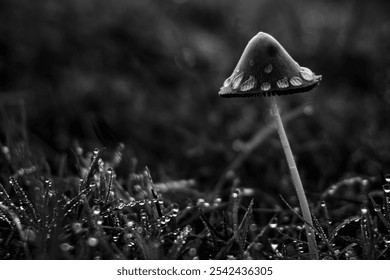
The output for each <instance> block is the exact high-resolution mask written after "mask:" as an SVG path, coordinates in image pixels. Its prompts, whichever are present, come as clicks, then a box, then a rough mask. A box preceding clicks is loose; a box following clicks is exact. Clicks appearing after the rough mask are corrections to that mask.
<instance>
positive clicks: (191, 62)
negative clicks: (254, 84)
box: [0, 0, 390, 259]
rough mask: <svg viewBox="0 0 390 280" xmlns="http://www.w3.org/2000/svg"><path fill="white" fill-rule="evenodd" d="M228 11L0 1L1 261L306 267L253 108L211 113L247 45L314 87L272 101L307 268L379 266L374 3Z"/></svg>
mask: <svg viewBox="0 0 390 280" xmlns="http://www.w3.org/2000/svg"><path fill="white" fill-rule="evenodd" d="M239 2H240V3H238V1H233V0H228V1H208V0H200V1H151V0H150V1H148V0H146V1H125V0H118V1H94V0H85V1H77V0H71V1H60V0H42V1H36V3H34V4H33V5H31V3H30V1H27V0H19V1H12V0H5V1H1V3H0V148H1V151H0V202H1V204H0V258H1V259H197V258H199V259H251V258H252V259H306V258H307V257H308V256H307V253H308V249H307V243H306V241H307V240H306V237H305V228H304V227H305V222H304V221H302V219H301V218H300V216H299V215H300V213H299V212H296V210H297V208H296V207H297V205H298V202H297V199H296V195H295V193H294V190H293V189H292V188H291V181H290V177H289V173H288V167H287V166H286V163H285V160H284V157H283V154H282V149H281V146H280V144H279V142H278V140H277V139H276V133H275V130H274V127H273V123H272V121H271V120H270V119H269V113H268V111H267V109H266V104H264V103H265V102H264V100H261V99H245V100H234V101H233V100H223V99H221V98H219V97H218V89H219V87H220V86H221V85H222V83H223V81H224V80H225V78H226V77H228V75H230V71H231V69H233V67H234V65H235V63H236V62H237V59H238V58H239V56H240V54H241V52H242V50H243V47H244V46H245V45H246V43H247V41H248V40H249V39H250V38H251V37H252V36H253V35H254V34H256V33H257V32H259V31H264V32H267V33H270V34H272V35H273V36H274V37H275V38H278V41H279V42H280V43H282V44H283V46H284V47H285V48H286V49H288V51H289V53H290V54H291V55H292V56H293V57H294V58H296V60H297V61H300V62H302V65H306V66H308V67H310V68H311V69H312V70H313V71H315V72H316V73H318V74H321V75H322V76H323V81H322V82H321V85H320V86H319V87H318V88H316V89H315V90H314V91H313V92H312V93H307V94H297V95H292V96H288V97H286V98H284V99H283V100H279V101H280V102H279V103H280V105H281V111H282V117H283V122H284V124H285V125H286V130H287V133H288V134H289V139H290V142H291V146H292V148H293V150H294V156H295V157H296V160H297V165H298V168H299V171H300V174H301V177H302V181H303V184H304V185H305V190H306V193H307V195H308V200H309V202H310V206H311V210H312V214H313V222H314V224H315V229H314V231H315V232H316V239H317V244H318V253H319V257H320V258H321V259H388V258H389V254H390V253H389V250H388V246H390V235H389V234H390V232H389V231H390V226H389V223H390V205H389V204H390V202H389V201H390V198H389V185H388V184H389V183H390V182H388V180H389V178H388V180H386V174H387V173H389V170H390V150H389V145H388V139H389V137H390V130H389V128H388V123H389V121H390V114H389V109H388V108H390V106H389V105H390V104H389V103H390V99H389V97H388V96H389V94H388V93H389V89H390V87H389V77H388V73H390V69H389V65H390V64H389V63H388V57H387V56H386V54H387V49H388V48H389V42H390V41H389V37H388V36H387V35H388V30H389V20H388V5H389V4H386V3H380V4H378V3H371V2H364V3H358V1H315V3H312V2H313V1H303V0H302V1H294V3H292V2H291V1H287V0H281V1H249V0H248V1H243V2H241V1H239ZM96 147H97V148H98V150H95V148H96ZM145 166H148V168H145ZM149 170H150V171H149ZM152 178H153V180H152ZM80 179H81V181H80Z"/></svg>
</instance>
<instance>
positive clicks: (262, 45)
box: [219, 32, 322, 259]
mask: <svg viewBox="0 0 390 280" xmlns="http://www.w3.org/2000/svg"><path fill="white" fill-rule="evenodd" d="M321 79H322V76H321V75H315V74H314V73H313V72H312V71H311V70H310V69H309V68H306V67H302V66H299V64H298V63H297V62H296V61H294V59H292V57H291V56H290V55H289V54H288V53H287V51H286V50H285V49H284V48H283V47H282V46H281V45H280V43H279V42H278V41H276V39H275V38H273V37H272V36H271V35H269V34H267V33H264V32H260V33H258V34H257V35H256V36H254V37H253V38H252V39H251V40H250V41H249V43H248V45H247V46H246V48H245V50H244V52H243V54H242V56H241V58H240V60H239V61H238V64H237V66H236V68H235V69H234V71H233V73H232V75H231V76H230V77H229V78H227V79H226V80H225V82H224V83H223V86H222V87H221V89H220V91H219V95H220V96H221V97H253V96H269V103H268V104H269V106H270V109H271V113H272V116H273V118H274V120H275V124H276V128H277V131H278V134H279V137H280V141H281V143H282V146H283V150H284V153H285V155H286V158H287V163H288V166H289V169H290V173H291V177H292V182H293V184H294V187H295V190H296V192H297V196H298V200H299V205H300V208H301V211H302V215H303V218H304V220H305V221H306V223H308V224H309V227H308V226H306V227H305V228H306V235H307V240H308V244H309V254H310V258H311V259H317V258H318V254H317V248H316V241H315V235H314V230H313V221H312V218H311V213H310V209H309V204H308V202H307V199H306V196H305V191H304V189H303V186H302V182H301V179H300V177H299V173H298V169H297V166H296V163H295V160H294V157H293V154H292V151H291V148H290V144H289V142H288V138H287V135H286V132H285V130H284V127H283V123H282V120H281V118H280V114H279V110H278V106H277V103H276V98H275V95H280V96H282V95H287V94H293V93H299V92H306V91H309V90H311V89H313V88H314V87H315V86H317V85H318V84H319V82H320V81H321Z"/></svg>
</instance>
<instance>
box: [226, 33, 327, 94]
mask: <svg viewBox="0 0 390 280" xmlns="http://www.w3.org/2000/svg"><path fill="white" fill-rule="evenodd" d="M321 78H322V76H321V75H315V74H314V73H313V72H312V71H311V70H310V69H309V68H306V67H301V66H299V64H298V63H297V62H296V61H294V59H292V57H291V56H290V55H289V54H288V53H287V51H286V50H285V49H284V48H283V47H282V45H280V44H279V42H278V41H276V40H275V38H274V37H272V36H271V35H269V34H267V33H264V32H260V33H258V34H257V35H256V36H255V37H253V38H252V39H251V40H250V41H249V43H248V45H247V46H246V48H245V50H244V53H243V54H242V56H241V58H240V60H239V61H238V64H237V66H236V68H235V69H234V71H233V74H232V75H231V76H230V77H229V78H227V79H226V80H225V82H224V83H223V86H222V87H221V90H220V91H219V95H220V96H222V97H251V96H258V95H260V96H265V95H271V94H272V95H274V94H276V95H287V94H292V93H298V92H305V91H309V90H311V89H312V88H314V87H315V86H317V85H318V84H319V82H320V81H321Z"/></svg>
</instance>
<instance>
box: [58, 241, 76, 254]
mask: <svg viewBox="0 0 390 280" xmlns="http://www.w3.org/2000/svg"><path fill="white" fill-rule="evenodd" d="M60 249H61V251H63V252H68V251H70V250H72V249H73V246H72V245H70V244H69V243H61V244H60Z"/></svg>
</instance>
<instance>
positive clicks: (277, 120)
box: [269, 96, 318, 259]
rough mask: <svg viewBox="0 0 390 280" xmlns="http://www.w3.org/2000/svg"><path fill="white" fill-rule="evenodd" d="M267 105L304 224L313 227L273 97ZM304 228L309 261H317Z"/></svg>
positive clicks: (309, 233)
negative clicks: (273, 121) (269, 108)
mask: <svg viewBox="0 0 390 280" xmlns="http://www.w3.org/2000/svg"><path fill="white" fill-rule="evenodd" d="M269 105H270V107H271V113H272V116H273V118H274V120H275V124H276V128H277V130H278V134H279V138H280V141H281V143H282V146H283V151H284V154H285V155H286V159H287V164H288V167H289V169H290V173H291V178H292V182H293V184H294V187H295V191H296V192H297V196H298V201H299V205H300V207H301V210H302V216H303V218H304V219H305V220H306V222H307V223H308V224H309V225H311V226H313V220H312V218H311V213H310V208H309V204H308V202H307V199H306V195H305V190H304V189H303V185H302V181H301V178H300V176H299V173H298V169H297V165H296V164H295V160H294V156H293V153H292V151H291V147H290V143H289V142H288V138H287V135H286V131H285V130H284V127H283V123H282V119H281V117H280V114H279V109H278V105H277V103H276V98H275V96H271V97H270V102H269ZM305 228H306V235H307V240H308V244H309V254H310V259H318V253H317V245H316V241H315V234H314V231H313V229H312V228H310V227H305Z"/></svg>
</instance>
